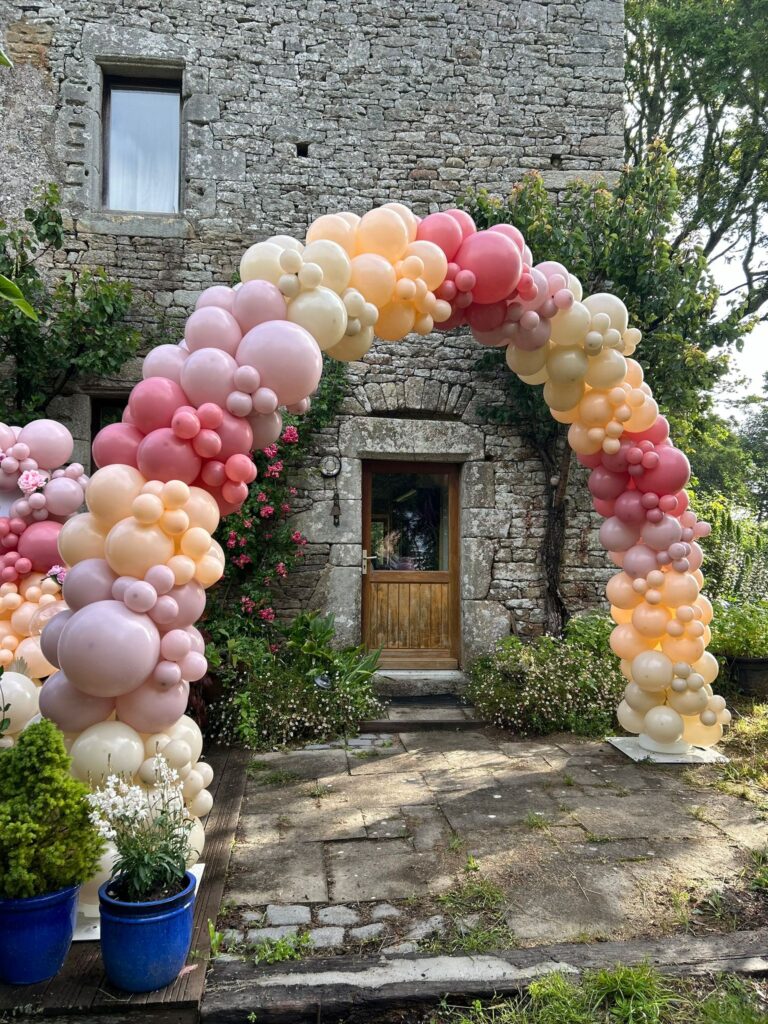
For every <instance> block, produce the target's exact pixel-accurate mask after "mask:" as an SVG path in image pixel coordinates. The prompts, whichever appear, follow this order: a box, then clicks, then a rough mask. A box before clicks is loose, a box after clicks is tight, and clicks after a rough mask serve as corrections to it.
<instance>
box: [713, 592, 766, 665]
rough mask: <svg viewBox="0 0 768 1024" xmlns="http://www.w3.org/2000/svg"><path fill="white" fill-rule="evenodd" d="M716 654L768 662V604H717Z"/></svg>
mask: <svg viewBox="0 0 768 1024" xmlns="http://www.w3.org/2000/svg"><path fill="white" fill-rule="evenodd" d="M714 610H715V617H714V619H713V620H712V643H711V645H710V646H711V649H712V653H713V654H721V655H724V656H725V657H728V658H768V602H766V601H758V602H755V603H754V604H734V603H731V602H730V601H715V602H714Z"/></svg>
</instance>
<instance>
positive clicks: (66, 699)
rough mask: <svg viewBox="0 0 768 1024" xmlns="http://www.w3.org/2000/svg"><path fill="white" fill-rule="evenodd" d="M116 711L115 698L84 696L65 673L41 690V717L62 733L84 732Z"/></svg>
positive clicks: (58, 673)
mask: <svg viewBox="0 0 768 1024" xmlns="http://www.w3.org/2000/svg"><path fill="white" fill-rule="evenodd" d="M57 617H58V616H57ZM114 710H115V701H114V699H113V698H112V697H93V696H91V695H90V694H86V693H81V691H80V690H78V689H77V688H76V687H74V686H73V685H72V683H71V682H70V681H69V679H67V677H66V675H65V674H64V673H63V672H55V673H54V674H53V675H52V676H48V678H47V679H46V681H45V682H44V683H43V688H42V689H41V690H40V714H41V715H42V716H43V718H50V720H51V721H52V722H55V723H56V725H58V727H59V728H60V729H61V731H62V732H82V731H83V729H88V728H89V727H90V726H92V725H96V724H97V723H98V722H103V721H105V720H106V719H107V718H109V716H110V715H111V714H112V712H113V711H114Z"/></svg>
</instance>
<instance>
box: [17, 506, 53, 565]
mask: <svg viewBox="0 0 768 1024" xmlns="http://www.w3.org/2000/svg"><path fill="white" fill-rule="evenodd" d="M60 532H61V523H55V522H52V521H51V520H50V519H45V520H43V522H41V523H32V525H31V526H28V527H27V528H26V530H25V531H24V533H22V535H21V537H19V544H18V548H17V550H18V552H19V555H20V556H21V557H22V558H28V559H29V560H30V562H31V563H32V569H33V571H34V572H48V570H49V569H50V568H51V566H52V565H57V564H58V563H59V562H61V555H60V554H59V547H58V543H57V541H58V538H59V533H60Z"/></svg>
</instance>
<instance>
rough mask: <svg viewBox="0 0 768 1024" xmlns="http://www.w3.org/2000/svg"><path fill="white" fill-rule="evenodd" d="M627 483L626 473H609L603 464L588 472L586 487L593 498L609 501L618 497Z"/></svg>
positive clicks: (627, 476)
mask: <svg viewBox="0 0 768 1024" xmlns="http://www.w3.org/2000/svg"><path fill="white" fill-rule="evenodd" d="M628 483H629V475H628V474H627V473H611V471H610V470H608V469H606V468H605V467H604V466H597V467H596V468H595V469H593V470H592V472H591V473H590V474H589V482H588V487H589V490H590V492H591V493H592V494H593V495H594V497H595V498H602V499H603V500H605V501H611V500H615V499H616V498H618V496H619V495H620V494H621V493H622V492H623V491H624V490H625V489H626V486H627V484H628Z"/></svg>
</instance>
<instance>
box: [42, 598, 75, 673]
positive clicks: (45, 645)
mask: <svg viewBox="0 0 768 1024" xmlns="http://www.w3.org/2000/svg"><path fill="white" fill-rule="evenodd" d="M57 603H60V602H57ZM74 614H75V613H74V612H73V611H70V609H69V608H64V609H62V611H60V612H59V614H58V615H54V617H53V618H52V619H49V620H48V621H47V622H46V624H45V625H44V626H43V632H42V633H41V634H40V650H41V651H42V652H43V657H44V658H45V660H46V661H49V662H50V663H51V665H55V666H56V667H57V668H58V665H59V655H58V649H59V637H60V636H61V631H62V629H64V627H65V626H66V624H67V623H68V622H69V620H70V619H71V618H72V616H73V615H74Z"/></svg>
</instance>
